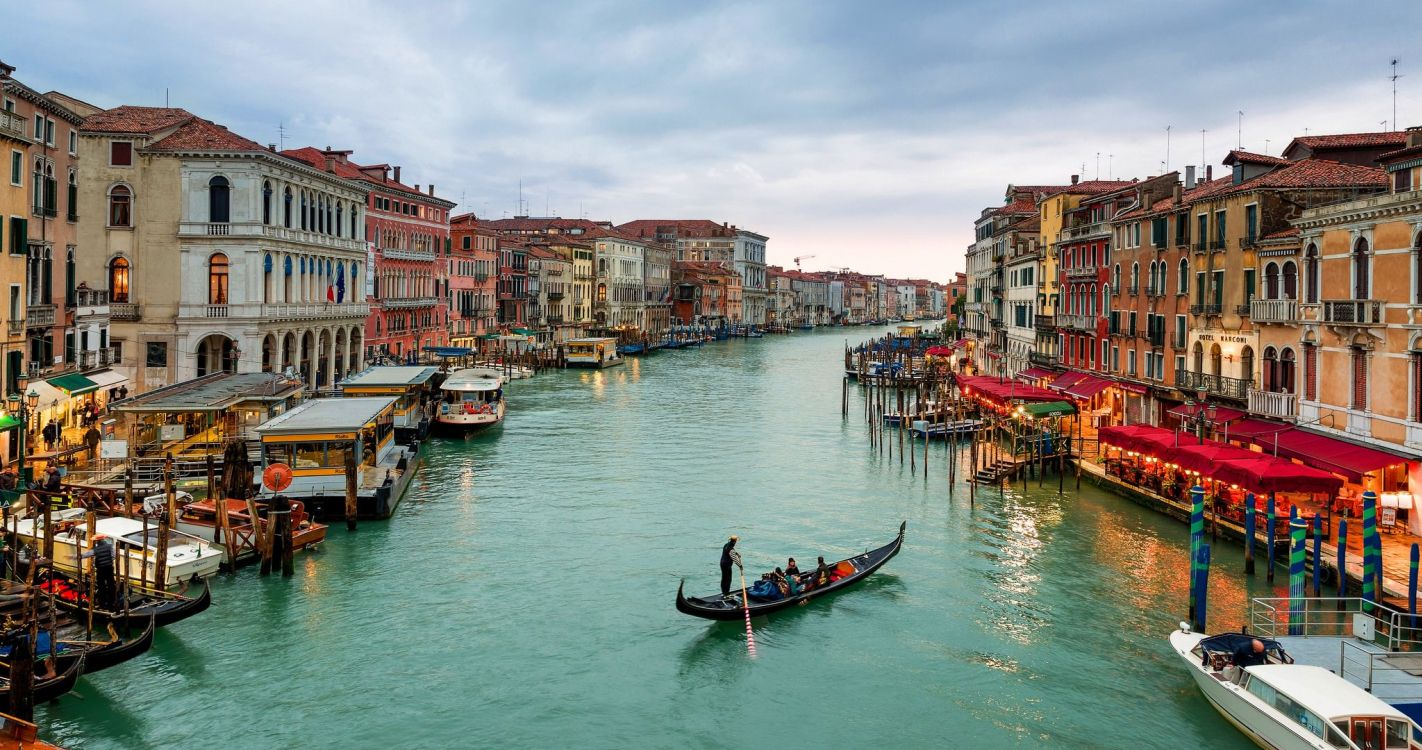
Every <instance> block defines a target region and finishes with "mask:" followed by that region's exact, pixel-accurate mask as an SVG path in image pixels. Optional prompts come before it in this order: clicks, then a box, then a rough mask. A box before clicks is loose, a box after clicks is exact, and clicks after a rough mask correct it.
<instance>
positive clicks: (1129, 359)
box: [1126, 349, 1136, 375]
mask: <svg viewBox="0 0 1422 750" xmlns="http://www.w3.org/2000/svg"><path fill="white" fill-rule="evenodd" d="M1126 374H1127V375H1135V374H1136V350H1135V349H1131V350H1130V351H1128V352H1126Z"/></svg>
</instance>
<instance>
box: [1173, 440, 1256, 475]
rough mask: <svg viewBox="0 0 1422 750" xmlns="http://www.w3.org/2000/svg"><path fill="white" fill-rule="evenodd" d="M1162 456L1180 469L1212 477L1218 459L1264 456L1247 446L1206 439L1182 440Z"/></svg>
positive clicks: (1230, 459) (1235, 459)
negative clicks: (1236, 445)
mask: <svg viewBox="0 0 1422 750" xmlns="http://www.w3.org/2000/svg"><path fill="white" fill-rule="evenodd" d="M1164 458H1165V460H1166V461H1169V462H1170V463H1173V464H1176V465H1178V466H1179V467H1180V468H1182V469H1187V470H1189V471H1198V472H1199V473H1201V474H1203V475H1204V476H1207V477H1213V474H1212V472H1213V471H1214V468H1215V465H1216V464H1217V463H1218V462H1220V461H1240V460H1256V459H1260V458H1265V455H1264V454H1263V453H1255V452H1254V451H1251V450H1249V449H1248V448H1236V447H1234V446H1233V445H1228V444H1225V443H1220V442H1216V441H1214V440H1206V441H1205V442H1204V443H1203V444H1199V443H1198V442H1191V443H1189V444H1186V443H1184V442H1183V441H1182V443H1181V444H1180V447H1178V448H1173V449H1171V450H1170V452H1169V453H1167V454H1166V455H1165V456H1164Z"/></svg>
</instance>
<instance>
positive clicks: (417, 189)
mask: <svg viewBox="0 0 1422 750" xmlns="http://www.w3.org/2000/svg"><path fill="white" fill-rule="evenodd" d="M415 192H417V193H418V192H420V183H418V182H417V183H415Z"/></svg>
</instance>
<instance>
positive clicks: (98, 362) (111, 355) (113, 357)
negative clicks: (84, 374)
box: [79, 346, 121, 370]
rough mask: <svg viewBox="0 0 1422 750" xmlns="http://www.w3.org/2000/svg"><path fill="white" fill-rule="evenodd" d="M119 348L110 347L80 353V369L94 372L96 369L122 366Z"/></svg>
mask: <svg viewBox="0 0 1422 750" xmlns="http://www.w3.org/2000/svg"><path fill="white" fill-rule="evenodd" d="M119 351H120V350H119V348H118V347H116V346H109V347H105V348H103V349H97V350H94V351H82V352H79V369H81V370H92V369H94V368H96V367H108V366H109V365H117V364H121V363H120V361H119Z"/></svg>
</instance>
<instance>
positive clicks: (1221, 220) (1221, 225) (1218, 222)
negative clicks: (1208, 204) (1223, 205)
mask: <svg viewBox="0 0 1422 750" xmlns="http://www.w3.org/2000/svg"><path fill="white" fill-rule="evenodd" d="M1224 246H1225V212H1224V211H1223V210H1220V211H1216V212H1215V247H1216V248H1217V249H1220V250H1223V249H1224Z"/></svg>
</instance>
